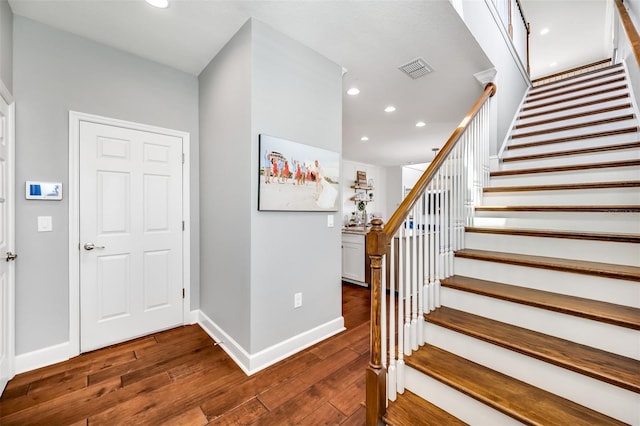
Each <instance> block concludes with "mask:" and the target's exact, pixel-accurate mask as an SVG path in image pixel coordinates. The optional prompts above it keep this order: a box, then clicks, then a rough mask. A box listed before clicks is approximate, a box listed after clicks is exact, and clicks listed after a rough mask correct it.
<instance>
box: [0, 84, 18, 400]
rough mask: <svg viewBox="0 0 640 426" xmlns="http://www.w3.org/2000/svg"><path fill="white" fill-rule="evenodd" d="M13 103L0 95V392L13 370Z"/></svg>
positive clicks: (0, 392)
mask: <svg viewBox="0 0 640 426" xmlns="http://www.w3.org/2000/svg"><path fill="white" fill-rule="evenodd" d="M12 128H13V106H11V107H10V106H9V105H8V104H7V103H6V102H5V100H4V98H3V97H2V96H0V394H2V391H3V390H4V388H5V386H6V385H7V382H8V380H9V379H11V378H12V377H13V373H14V365H13V364H14V352H15V350H14V339H15V338H14V273H13V272H14V260H15V259H16V255H15V254H14V253H12V250H13V245H14V232H13V228H14V220H13V211H14V195H13V185H14V176H13V171H14V167H13V147H14V143H13V132H12V131H11V129H12Z"/></svg>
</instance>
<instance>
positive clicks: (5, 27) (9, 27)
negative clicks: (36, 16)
mask: <svg viewBox="0 0 640 426" xmlns="http://www.w3.org/2000/svg"><path fill="white" fill-rule="evenodd" d="M0 80H2V82H3V83H4V85H5V86H6V87H7V89H9V91H10V92H13V12H12V11H11V7H10V6H9V2H8V1H7V0H0Z"/></svg>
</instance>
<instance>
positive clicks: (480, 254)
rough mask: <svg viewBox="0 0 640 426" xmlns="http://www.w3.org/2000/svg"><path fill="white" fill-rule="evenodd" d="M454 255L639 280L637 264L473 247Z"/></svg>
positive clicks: (639, 271) (639, 269)
mask: <svg viewBox="0 0 640 426" xmlns="http://www.w3.org/2000/svg"><path fill="white" fill-rule="evenodd" d="M455 256H456V257H461V258H466V259H475V260H482V261H487V262H498V263H506V264H510V265H518V266H526V267H532V268H542V269H551V270H555V271H562V272H570V273H574V274H583V275H595V276H599V277H607V278H615V279H621V280H627V281H640V267H637V266H629V265H615V264H611V263H602V262H589V261H586V260H574V259H560V258H555V257H547V256H533V255H527V254H519V253H504V252H496V251H488V250H474V249H463V250H458V251H456V252H455Z"/></svg>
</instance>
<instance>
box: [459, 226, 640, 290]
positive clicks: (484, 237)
mask: <svg viewBox="0 0 640 426" xmlns="http://www.w3.org/2000/svg"><path fill="white" fill-rule="evenodd" d="M465 248H470V249H477V250H490V251H502V252H507V253H520V254H528V255H533V256H549V257H558V258H566V259H576V260H586V261H591V262H604V263H613V264H618V265H630V266H637V265H638V260H639V259H640V244H633V243H616V242H608V241H589V240H574V239H566V238H549V237H522V236H517V235H500V234H484V233H477V232H467V233H466V234H465ZM638 285H640V284H638Z"/></svg>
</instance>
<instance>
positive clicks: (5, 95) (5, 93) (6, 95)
mask: <svg viewBox="0 0 640 426" xmlns="http://www.w3.org/2000/svg"><path fill="white" fill-rule="evenodd" d="M0 96H2V99H4V101H5V102H6V103H7V105H11V104H13V101H14V99H13V95H12V94H11V92H10V91H9V89H7V86H5V85H4V81H2V80H1V79H0Z"/></svg>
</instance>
